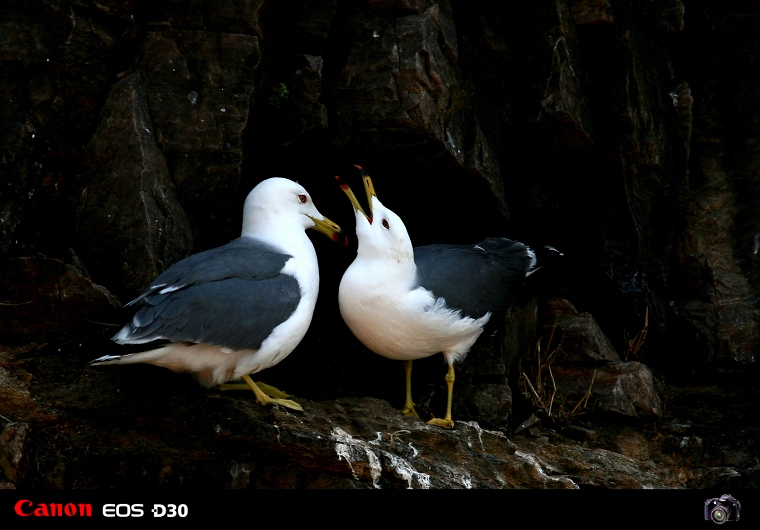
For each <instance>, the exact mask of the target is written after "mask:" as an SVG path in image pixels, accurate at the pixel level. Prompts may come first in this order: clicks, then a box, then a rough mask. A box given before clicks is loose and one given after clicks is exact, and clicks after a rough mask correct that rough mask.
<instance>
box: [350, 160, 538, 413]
mask: <svg viewBox="0 0 760 530" xmlns="http://www.w3.org/2000/svg"><path fill="white" fill-rule="evenodd" d="M356 167H357V168H358V169H359V170H360V171H361V173H362V177H363V180H364V187H365V191H366V193H367V201H368V202H369V210H370V213H369V215H367V214H366V213H365V212H364V210H363V209H362V207H361V205H360V204H359V201H358V200H357V199H356V196H355V195H354V194H353V192H352V191H351V189H350V188H349V187H348V185H346V184H345V183H343V182H341V183H340V185H341V188H342V189H343V191H345V192H346V194H347V195H348V197H349V199H350V200H351V204H353V206H354V213H355V215H356V237H357V239H358V242H359V247H358V250H357V255H356V259H355V260H354V261H353V263H352V264H351V265H350V266H349V267H348V269H347V270H346V272H345V273H344V275H343V279H342V280H341V282H340V289H339V292H338V301H339V304H340V313H341V315H342V316H343V320H345V322H346V324H347V325H348V327H349V328H350V329H351V331H352V332H353V333H354V335H356V337H357V338H358V339H359V340H360V341H361V342H362V343H363V344H364V345H365V346H366V347H367V348H369V349H370V350H372V351H373V352H375V353H378V354H380V355H382V356H384V357H388V358H389V359H397V360H402V361H404V369H405V371H406V402H405V405H404V408H403V410H402V412H403V413H404V414H405V415H407V416H415V417H418V416H417V413H416V411H415V410H414V403H413V401H412V392H411V372H412V361H413V360H414V359H421V358H424V357H429V356H431V355H434V354H436V353H438V352H441V353H443V356H444V358H445V360H446V362H447V363H448V364H449V371H448V373H447V375H446V383H447V385H448V404H447V409H446V416H445V417H444V418H442V419H441V418H433V419H432V420H430V421H429V422H428V423H431V424H433V425H438V426H441V427H447V428H451V427H453V426H454V422H453V421H452V419H451V401H452V394H453V387H454V362H455V361H460V360H462V359H464V357H465V356H466V355H467V353H468V352H469V351H470V348H472V345H473V344H475V341H476V340H477V338H478V337H479V336H480V334H481V332H482V331H483V327H484V326H485V325H486V323H487V322H488V321H489V319H490V318H491V317H492V316H493V315H499V316H502V315H504V314H505V313H506V311H507V310H508V309H509V306H510V305H511V303H512V299H513V298H514V296H515V294H516V293H517V292H518V291H519V290H520V288H521V287H522V284H523V281H524V279H525V277H526V276H527V275H528V274H530V272H531V270H532V269H533V267H534V265H535V263H536V258H535V255H534V253H533V251H531V249H529V248H528V247H527V246H525V245H523V244H522V243H519V242H516V241H511V240H509V239H503V238H489V239H485V240H483V241H481V242H480V243H478V244H477V245H427V246H422V247H415V248H412V242H411V240H410V238H409V234H408V233H407V231H406V227H405V226H404V223H403V222H402V221H401V218H400V217H399V216H398V215H396V214H395V213H393V212H392V211H391V210H389V209H388V208H386V207H385V206H383V204H382V203H381V202H380V200H379V199H378V198H377V195H376V194H375V191H374V187H373V186H372V180H371V179H370V178H369V175H367V173H366V171H364V170H363V169H362V168H361V167H359V166H356ZM336 178H337V177H336ZM338 180H339V181H340V179H338Z"/></svg>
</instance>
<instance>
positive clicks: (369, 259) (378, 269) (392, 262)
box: [357, 252, 417, 286]
mask: <svg viewBox="0 0 760 530" xmlns="http://www.w3.org/2000/svg"><path fill="white" fill-rule="evenodd" d="M357 261H360V262H361V263H362V268H363V269H364V270H365V271H366V276H367V279H368V281H371V280H369V279H370V278H372V279H374V281H377V282H379V283H382V284H385V285H399V286H406V285H412V284H413V283H414V280H415V278H416V276H417V266H416V265H415V264H414V260H409V259H404V258H402V257H400V256H395V257H392V256H387V255H386V256H375V255H373V254H371V253H370V254H368V255H367V254H365V255H362V253H361V252H359V253H358V254H357Z"/></svg>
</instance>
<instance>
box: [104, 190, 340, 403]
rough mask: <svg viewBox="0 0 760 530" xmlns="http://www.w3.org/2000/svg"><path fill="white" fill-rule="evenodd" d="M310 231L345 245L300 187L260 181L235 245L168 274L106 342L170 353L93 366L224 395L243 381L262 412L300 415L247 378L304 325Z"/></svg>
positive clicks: (274, 358)
mask: <svg viewBox="0 0 760 530" xmlns="http://www.w3.org/2000/svg"><path fill="white" fill-rule="evenodd" d="M307 228H314V229H316V230H318V231H319V232H322V233H324V234H326V235H327V236H329V237H330V238H332V239H333V240H335V241H341V240H344V236H343V234H342V232H341V229H340V227H339V226H338V225H336V224H335V223H333V222H332V221H330V220H329V219H327V218H325V217H324V216H323V215H322V214H320V213H319V211H317V209H316V207H315V206H314V204H313V202H312V199H311V196H310V195H309V194H308V193H307V191H306V190H305V189H304V188H303V186H301V185H299V184H297V183H296V182H293V181H291V180H288V179H284V178H270V179H267V180H264V181H263V182H261V183H260V184H259V185H257V186H256V187H255V188H254V189H253V190H252V191H251V193H250V194H249V195H248V197H247V198H246V201H245V206H244V208H243V230H242V235H241V237H239V238H238V239H235V240H233V241H232V242H230V243H228V244H226V245H224V246H221V247H218V248H214V249H211V250H207V251H205V252H200V253H198V254H194V255H192V256H190V257H188V258H185V259H183V260H182V261H180V262H178V263H175V264H174V265H172V266H171V267H169V268H168V269H167V270H166V271H165V272H164V273H163V274H161V275H160V276H159V277H158V278H156V279H155V281H153V283H152V284H151V285H150V287H148V289H147V290H146V291H145V292H144V293H142V294H141V295H140V296H138V297H137V298H136V299H134V300H132V301H131V302H130V303H129V304H127V305H128V306H134V307H136V308H137V312H136V313H135V315H134V317H133V318H132V320H131V321H130V322H128V323H127V324H126V325H125V326H124V327H123V328H122V329H121V331H119V332H118V333H117V334H116V335H115V336H114V337H113V340H114V341H116V342H117V343H119V344H148V343H152V342H153V341H159V340H163V341H170V342H169V344H158V345H155V347H154V349H150V350H148V351H143V352H139V353H132V354H125V355H106V356H104V357H100V358H98V359H95V360H94V361H92V364H93V365H109V364H132V363H149V364H154V365H157V366H163V367H165V368H169V369H170V370H173V371H175V372H191V373H194V374H196V376H197V377H198V380H199V382H200V383H201V384H202V385H204V386H206V387H211V386H214V385H222V388H223V389H229V388H240V387H241V386H242V387H245V385H223V383H225V382H226V381H230V380H238V379H240V378H242V379H243V380H244V381H245V383H246V384H247V386H248V387H250V389H251V390H253V392H254V394H255V395H256V399H257V401H258V402H259V403H261V404H264V405H266V404H271V403H277V404H280V405H283V406H285V407H289V408H293V409H297V410H301V406H300V405H299V404H298V403H296V402H294V401H292V400H289V399H285V398H287V397H289V396H288V395H287V394H283V393H281V392H279V391H278V390H277V389H275V388H273V387H269V386H267V385H261V383H259V385H261V388H260V386H257V384H256V383H254V382H253V380H252V379H251V378H250V374H253V373H256V372H259V371H261V370H263V369H265V368H269V367H271V366H274V365H275V364H277V363H278V362H280V361H282V360H283V359H284V358H285V357H287V356H288V354H290V352H292V351H293V349H294V348H295V347H296V346H297V345H298V343H299V342H301V339H302V338H303V336H304V335H305V334H306V330H307V329H308V327H309V324H310V323H311V318H312V315H313V313H314V306H315V304H316V302H317V294H318V292H319V267H318V264H317V254H316V252H315V251H314V246H313V245H312V243H311V241H310V240H309V238H308V237H307V235H306V233H305V230H306V229H307ZM149 346H154V345H152V344H149ZM262 389H263V390H262ZM264 390H266V391H267V392H268V393H267V392H265V391H264Z"/></svg>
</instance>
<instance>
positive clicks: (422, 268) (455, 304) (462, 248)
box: [414, 238, 534, 318]
mask: <svg viewBox="0 0 760 530" xmlns="http://www.w3.org/2000/svg"><path fill="white" fill-rule="evenodd" d="M533 259H534V258H533V254H532V252H531V251H530V249H528V247H526V246H525V245H523V244H522V243H519V242H517V241H511V240H509V239H504V238H489V239H485V240H483V241H481V242H480V243H478V244H477V245H427V246H423V247H416V248H415V249H414V261H415V264H416V265H417V284H418V285H420V286H422V287H424V288H425V289H427V290H429V291H432V293H433V295H434V296H436V297H437V298H441V297H442V298H443V299H444V300H445V301H446V305H447V306H448V307H450V308H452V309H458V310H460V311H461V312H462V314H463V315H464V316H468V317H471V318H480V317H482V316H483V315H485V314H486V313H487V312H489V311H490V312H492V313H504V312H506V311H507V309H509V306H510V305H511V304H512V301H513V300H514V298H515V296H516V295H517V294H518V292H519V291H520V290H521V288H522V285H523V282H524V280H525V275H526V273H527V272H528V271H530V268H531V265H532V264H533Z"/></svg>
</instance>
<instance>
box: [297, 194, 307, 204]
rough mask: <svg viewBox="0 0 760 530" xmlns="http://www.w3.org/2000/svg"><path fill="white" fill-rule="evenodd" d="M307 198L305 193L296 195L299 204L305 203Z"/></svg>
mask: <svg viewBox="0 0 760 530" xmlns="http://www.w3.org/2000/svg"><path fill="white" fill-rule="evenodd" d="M308 200H309V198H308V197H307V196H306V195H305V194H303V193H300V194H299V195H298V201H299V202H300V203H301V204H305V203H306V201H308Z"/></svg>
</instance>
